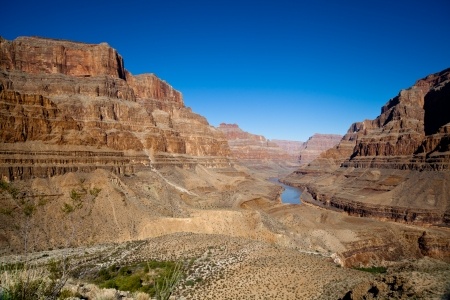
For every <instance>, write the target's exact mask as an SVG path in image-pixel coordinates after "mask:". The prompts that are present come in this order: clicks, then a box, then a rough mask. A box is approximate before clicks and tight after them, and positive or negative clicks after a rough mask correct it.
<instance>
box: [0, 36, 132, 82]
mask: <svg viewBox="0 0 450 300" xmlns="http://www.w3.org/2000/svg"><path fill="white" fill-rule="evenodd" d="M0 53H1V59H0V68H1V69H4V70H7V71H13V70H17V71H22V72H25V73H29V74H40V73H45V74H64V75H69V76H77V77H91V76H103V75H108V76H112V77H116V78H120V79H124V80H125V79H126V78H125V77H126V75H125V68H124V64H123V59H122V57H121V56H120V55H119V54H118V53H117V51H116V50H115V49H113V48H111V47H110V46H109V45H108V44H106V43H101V44H98V45H97V44H85V43H78V42H71V41H64V40H55V39H48V38H38V37H18V38H17V39H15V40H14V41H12V42H10V41H7V40H5V39H2V38H0Z"/></svg>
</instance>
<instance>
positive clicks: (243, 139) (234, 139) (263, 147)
mask: <svg viewBox="0 0 450 300" xmlns="http://www.w3.org/2000/svg"><path fill="white" fill-rule="evenodd" d="M217 129H218V130H220V131H221V132H223V133H224V134H225V137H226V138H227V140H228V144H229V145H230V149H231V153H232V156H233V157H234V158H236V159H238V160H241V161H286V162H295V160H296V157H297V156H298V154H296V153H295V150H292V149H291V150H290V151H287V149H286V148H284V147H283V146H280V145H279V144H278V143H276V142H274V141H271V140H267V139H266V138H265V137H264V136H262V135H256V134H252V133H248V132H246V131H243V130H242V129H240V128H239V126H238V125H237V124H225V123H222V124H220V125H219V127H218V128H217ZM289 142H290V143H299V142H292V141H289ZM279 143H280V141H279ZM281 144H282V145H285V146H288V144H287V143H286V142H285V141H284V143H283V142H281ZM295 145H296V144H295ZM285 149H286V150H285ZM294 149H295V148H294Z"/></svg>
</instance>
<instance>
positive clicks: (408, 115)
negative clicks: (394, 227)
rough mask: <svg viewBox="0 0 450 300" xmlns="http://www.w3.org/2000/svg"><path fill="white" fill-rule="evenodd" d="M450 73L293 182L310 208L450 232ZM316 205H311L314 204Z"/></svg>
mask: <svg viewBox="0 0 450 300" xmlns="http://www.w3.org/2000/svg"><path fill="white" fill-rule="evenodd" d="M449 111H450V69H445V70H443V71H441V72H438V73H436V74H432V75H429V76H427V77H425V78H423V79H420V80H418V81H417V82H416V83H415V84H414V85H413V86H412V87H411V88H409V89H406V90H402V91H401V92H400V93H399V94H398V95H397V96H396V97H394V98H392V99H390V100H389V101H388V102H387V103H386V104H385V105H384V106H383V107H382V109H381V114H380V115H379V116H378V117H377V118H376V119H375V120H365V121H363V122H357V123H353V124H352V125H351V126H350V128H349V130H348V132H347V134H346V135H345V136H344V137H343V138H342V140H341V142H340V143H339V144H338V145H337V146H336V147H334V148H332V149H329V150H328V151H326V152H324V153H322V154H321V155H320V156H319V157H318V158H317V159H315V160H314V161H312V162H310V163H309V164H308V165H304V166H302V167H301V168H299V169H298V170H297V171H295V172H294V173H293V174H291V175H289V176H288V177H287V178H286V179H285V182H287V183H289V184H292V185H294V186H299V187H302V188H304V189H307V191H305V192H304V193H303V194H302V195H303V196H304V197H305V199H303V201H305V202H308V199H312V200H311V203H315V204H319V205H323V206H325V207H334V208H338V209H341V210H344V211H347V212H348V213H350V214H352V215H358V216H371V217H375V218H380V219H390V220H395V221H400V222H408V223H419V224H420V223H422V224H446V225H448V224H450V223H449V222H450V218H449V217H448V216H449V215H450V190H449V189H448V185H449V183H450V114H449V113H448V112H449ZM308 197H309V198H308Z"/></svg>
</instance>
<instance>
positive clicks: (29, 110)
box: [0, 37, 230, 179]
mask: <svg viewBox="0 0 450 300" xmlns="http://www.w3.org/2000/svg"><path fill="white" fill-rule="evenodd" d="M0 54H1V57H0V116H1V118H0V128H1V132H0V142H1V144H0V146H1V147H0V152H1V153H0V154H2V155H1V156H2V157H4V158H3V159H2V160H0V172H1V175H2V176H5V177H7V178H9V179H24V178H32V177H35V176H44V175H45V176H48V175H52V174H63V173H65V172H67V171H69V170H71V171H73V170H81V169H83V170H91V169H96V168H99V167H106V168H107V169H111V170H114V171H116V172H117V173H121V172H125V170H126V172H134V171H135V170H137V169H139V168H141V167H145V166H149V165H150V164H153V165H154V166H156V167H158V166H163V165H165V164H171V165H179V166H183V167H188V166H190V165H195V164H197V163H200V164H204V165H207V166H210V167H216V166H217V167H221V166H229V161H228V158H227V156H229V154H230V150H229V147H228V144H227V141H226V139H225V138H224V137H223V135H222V134H221V133H220V132H219V131H217V130H216V129H215V128H213V127H212V126H209V124H208V122H207V121H206V120H205V118H203V117H201V116H199V115H197V114H195V113H193V112H192V111H191V110H190V109H189V108H187V107H185V106H184V103H183V99H182V95H181V93H180V92H178V91H176V90H175V89H173V88H172V87H171V86H170V85H169V84H167V83H166V82H164V81H162V80H160V79H159V78H158V77H156V76H155V75H153V74H144V75H138V76H133V75H131V73H129V72H128V71H127V70H126V69H125V68H124V63H123V59H122V57H121V56H120V55H119V54H118V53H117V51H116V50H114V49H113V48H111V47H110V46H108V45H107V44H105V43H102V44H99V45H92V44H84V43H76V42H69V41H62V40H52V39H44V38H29V37H21V38H17V39H16V40H14V41H7V40H5V39H1V38H0ZM49 151H54V153H58V154H57V155H58V156H57V157H58V159H59V160H60V163H59V164H57V165H54V164H52V162H51V160H48V161H47V160H46V159H45V158H44V157H45V156H46V154H45V153H48V152H49ZM105 153H106V154H105ZM105 155H106V156H107V157H108V159H109V163H107V164H105V162H104V160H103V158H102V157H105ZM37 157H39V159H37ZM87 157H89V159H87ZM67 158H70V159H67ZM24 161H26V163H24ZM66 162H67V163H66ZM111 166H115V167H113V168H111ZM125 166H126V167H125Z"/></svg>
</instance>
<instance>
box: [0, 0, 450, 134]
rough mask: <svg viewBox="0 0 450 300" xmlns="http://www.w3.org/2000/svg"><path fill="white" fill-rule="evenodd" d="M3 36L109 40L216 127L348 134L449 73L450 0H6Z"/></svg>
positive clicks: (136, 68)
mask: <svg viewBox="0 0 450 300" xmlns="http://www.w3.org/2000/svg"><path fill="white" fill-rule="evenodd" d="M1 21H2V25H1V27H0V35H1V36H3V37H4V38H6V39H8V40H12V39H15V38H16V37H18V36H43V37H50V38H61V39H69V40H74V41H82V42H87V43H100V42H107V43H108V44H110V45H111V46H112V47H113V48H115V49H117V50H118V51H119V53H120V54H121V55H122V56H123V57H124V61H125V68H127V69H128V70H129V71H130V72H131V73H133V74H141V73H155V74H156V75H157V76H158V77H160V78H162V79H163V80H165V81H167V82H168V83H170V84H171V85H172V86H173V87H174V88H176V89H177V90H179V91H181V92H182V93H183V96H184V101H185V104H186V106H189V107H191V108H192V109H193V111H195V112H197V113H199V114H201V115H203V116H205V117H206V118H207V119H208V121H209V122H210V124H211V125H214V126H218V124H220V123H221V122H226V123H237V124H239V125H240V127H241V128H242V129H244V130H246V131H249V132H252V133H255V134H262V135H264V136H266V137H267V138H269V139H276V138H278V139H291V140H302V141H305V140H306V139H307V138H308V137H309V136H311V135H312V134H314V133H316V132H317V133H339V134H344V133H345V132H346V131H347V129H348V127H349V126H350V124H351V123H353V122H356V121H362V120H364V119H373V118H375V117H376V116H377V115H378V114H379V113H380V107H381V106H382V105H383V104H384V103H386V102H387V101H388V100H389V99H390V98H392V97H394V96H396V95H397V94H398V92H399V91H400V89H403V88H407V87H409V86H411V85H412V84H414V82H415V81H416V80H417V79H420V78H422V77H424V76H426V75H428V74H430V73H434V72H438V71H440V70H443V69H445V68H448V67H450V54H449V51H450V1H448V0H434V1H429V2H425V1H417V0H410V1H404V0H400V1H395V0H376V1H375V0H367V1H361V0H359V1H353V0H352V1H345V0H340V1H338V0H336V1H323V0H317V1H313V0H310V1H302V0H298V1H295V0H289V1H288V0H276V1H265V0H260V1H256V0H254V1H248V0H239V1H234V0H228V1H222V0H208V1H195V0H193V1H186V0H184V1H181V0H159V1H153V0H147V1H145V0H136V1H134V0H129V1H115V0H110V1H103V0H89V1H86V0H78V1H46V0H40V1H4V2H3V3H2V17H1Z"/></svg>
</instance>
